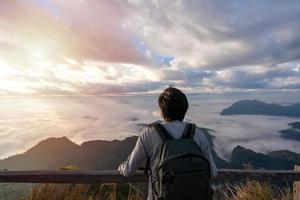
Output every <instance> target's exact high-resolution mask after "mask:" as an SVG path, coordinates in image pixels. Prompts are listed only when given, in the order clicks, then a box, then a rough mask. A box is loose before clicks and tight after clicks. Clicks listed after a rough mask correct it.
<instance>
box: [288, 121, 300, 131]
mask: <svg viewBox="0 0 300 200" xmlns="http://www.w3.org/2000/svg"><path fill="white" fill-rule="evenodd" d="M289 125H290V126H291V127H292V128H294V129H300V122H292V123H289Z"/></svg>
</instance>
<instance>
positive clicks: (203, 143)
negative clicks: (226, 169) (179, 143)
mask: <svg viewBox="0 0 300 200" xmlns="http://www.w3.org/2000/svg"><path fill="white" fill-rule="evenodd" d="M195 136H198V138H197V140H196V141H197V143H198V144H199V146H200V148H201V150H202V153H203V156H204V157H205V158H206V159H207V160H208V162H209V164H210V174H211V176H212V177H216V176H217V174H218V169H217V166H216V164H215V161H214V159H213V156H212V153H211V148H210V144H209V142H208V140H207V138H206V136H205V135H204V134H203V133H202V132H200V133H199V134H195Z"/></svg>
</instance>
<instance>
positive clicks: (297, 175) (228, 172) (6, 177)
mask: <svg viewBox="0 0 300 200" xmlns="http://www.w3.org/2000/svg"><path fill="white" fill-rule="evenodd" d="M147 180H148V176H147V175H144V174H143V173H142V172H141V171H139V172H137V173H136V174H135V175H133V176H131V177H124V176H121V175H120V174H119V173H118V172H117V171H112V170H108V171H107V170H99V171H86V170H79V171H62V170H55V171H0V183H125V182H128V183H134V182H146V181H147ZM250 180H256V181H287V182H295V181H300V172H299V171H293V170H233V169H220V170H219V173H218V176H217V177H216V181H222V182H223V181H226V182H230V181H250Z"/></svg>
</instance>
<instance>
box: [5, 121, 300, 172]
mask: <svg viewBox="0 0 300 200" xmlns="http://www.w3.org/2000/svg"><path fill="white" fill-rule="evenodd" d="M139 126H141V127H144V126H145V125H144V124H140V125H139ZM199 129H201V131H202V132H203V133H204V134H205V135H206V137H207V139H208V141H209V143H210V145H211V149H212V155H213V157H214V160H215V162H216V164H217V166H218V168H236V169H242V168H244V167H245V166H252V167H253V168H255V169H293V168H294V165H296V164H300V154H297V153H293V152H290V151H287V150H282V151H274V152H269V153H267V154H263V153H257V152H254V151H252V150H250V149H246V148H244V147H242V146H236V147H235V148H234V149H233V151H232V156H231V159H230V160H224V159H222V158H221V157H219V156H218V155H217V153H216V152H215V151H214V147H213V140H214V136H212V135H211V134H210V132H212V131H213V130H210V129H206V128H199ZM137 138H138V137H137V136H131V137H128V138H126V139H124V140H113V141H105V140H94V141H87V142H84V143H82V144H81V145H78V144H75V143H73V142H72V141H70V140H69V139H68V138H67V137H60V138H48V139H46V140H43V141H41V142H39V143H38V144H37V145H35V146H33V147H32V148H30V149H29V150H27V151H26V152H24V153H22V154H18V155H14V156H10V157H8V158H5V159H2V160H0V169H8V170H38V169H39V170H50V169H59V168H61V167H64V166H68V165H75V166H78V167H79V168H80V169H90V170H105V169H117V167H118V165H119V164H120V163H121V162H123V161H124V160H126V159H127V157H128V155H129V154H130V152H131V150H132V149H133V148H134V145H135V143H136V141H137Z"/></svg>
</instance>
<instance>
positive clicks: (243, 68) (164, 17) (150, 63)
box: [0, 0, 300, 96]
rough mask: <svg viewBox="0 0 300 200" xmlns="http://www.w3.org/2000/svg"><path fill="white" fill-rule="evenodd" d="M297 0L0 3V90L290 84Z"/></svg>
mask: <svg viewBox="0 0 300 200" xmlns="http://www.w3.org/2000/svg"><path fill="white" fill-rule="evenodd" d="M299 18H300V1H298V0H289V1H281V0H272V1H271V0H263V1H261V0H252V1H246V0H239V1H235V0H232V1H222V0H214V1H204V0H185V1H181V0H165V1H158V0H101V1H98V0H64V1H61V0H6V1H5V0H3V1H1V3H0V95H1V96H14V95H17V96H28V95H29V96H32V95H116V94H138V93H156V92H157V91H160V90H161V89H162V88H164V87H166V86H168V85H175V86H177V87H180V88H181V89H183V90H184V91H186V92H191V93H194V92H196V93H197V92H207V93H220V92H221V93H222V92H240V91H243V92H244V91H245V92H247V91H298V90H299V89H300V35H299V32H300V20H299Z"/></svg>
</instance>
